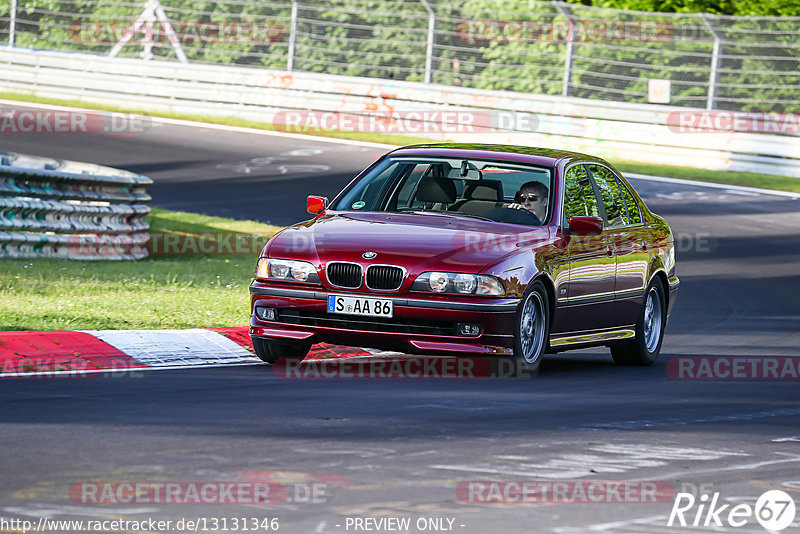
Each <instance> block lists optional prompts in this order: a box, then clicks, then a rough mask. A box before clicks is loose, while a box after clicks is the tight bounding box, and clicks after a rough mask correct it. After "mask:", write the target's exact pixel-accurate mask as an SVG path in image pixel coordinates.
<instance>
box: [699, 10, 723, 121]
mask: <svg viewBox="0 0 800 534" xmlns="http://www.w3.org/2000/svg"><path fill="white" fill-rule="evenodd" d="M700 18H701V19H702V20H703V24H705V25H706V27H707V28H708V31H710V32H711V35H713V36H714V48H713V49H712V50H711V72H710V73H709V75H708V97H707V98H706V109H714V108H715V107H716V99H717V85H718V84H719V67H720V62H721V61H722V38H721V37H720V35H719V33H718V32H717V30H715V29H714V25H713V24H712V23H711V19H710V17H709V16H708V13H701V14H700Z"/></svg>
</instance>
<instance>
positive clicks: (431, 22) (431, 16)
mask: <svg viewBox="0 0 800 534" xmlns="http://www.w3.org/2000/svg"><path fill="white" fill-rule="evenodd" d="M420 2H422V5H423V6H425V9H426V10H427V12H428V45H427V47H426V50H425V83H431V82H433V45H434V44H435V40H436V11H434V9H433V6H432V5H431V4H430V2H429V1H428V0H420Z"/></svg>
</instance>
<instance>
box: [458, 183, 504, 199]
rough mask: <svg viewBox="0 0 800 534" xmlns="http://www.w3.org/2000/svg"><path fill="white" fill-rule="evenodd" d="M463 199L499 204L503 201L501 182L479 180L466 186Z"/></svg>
mask: <svg viewBox="0 0 800 534" xmlns="http://www.w3.org/2000/svg"><path fill="white" fill-rule="evenodd" d="M464 198H468V199H470V200H488V201H491V202H500V201H501V200H503V182H501V181H500V180H481V181H480V182H474V183H470V184H468V185H467V188H466V189H465V190H464Z"/></svg>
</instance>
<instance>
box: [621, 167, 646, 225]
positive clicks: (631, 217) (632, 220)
mask: <svg viewBox="0 0 800 534" xmlns="http://www.w3.org/2000/svg"><path fill="white" fill-rule="evenodd" d="M616 178H617V185H618V186H619V190H620V191H622V198H623V199H624V200H625V207H626V208H627V210H628V224H639V223H640V222H642V213H641V211H639V204H637V203H636V198H634V196H633V194H632V193H631V191H630V189H628V188H627V187H626V186H625V184H624V183H622V180H620V179H619V177H616Z"/></svg>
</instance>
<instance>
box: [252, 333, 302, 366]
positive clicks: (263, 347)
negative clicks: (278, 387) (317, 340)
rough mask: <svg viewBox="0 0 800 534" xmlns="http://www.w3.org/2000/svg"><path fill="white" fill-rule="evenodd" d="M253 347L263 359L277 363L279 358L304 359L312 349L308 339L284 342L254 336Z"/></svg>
mask: <svg viewBox="0 0 800 534" xmlns="http://www.w3.org/2000/svg"><path fill="white" fill-rule="evenodd" d="M251 339H252V340H253V348H254V349H255V351H256V356H258V357H259V359H261V361H264V362H267V363H270V364H272V363H275V362H276V361H278V360H281V359H284V360H302V359H303V358H305V357H306V355H307V354H308V351H309V350H311V343H309V342H307V341H295V342H291V341H290V342H284V341H274V340H271V339H264V338H260V337H253V338H251Z"/></svg>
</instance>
